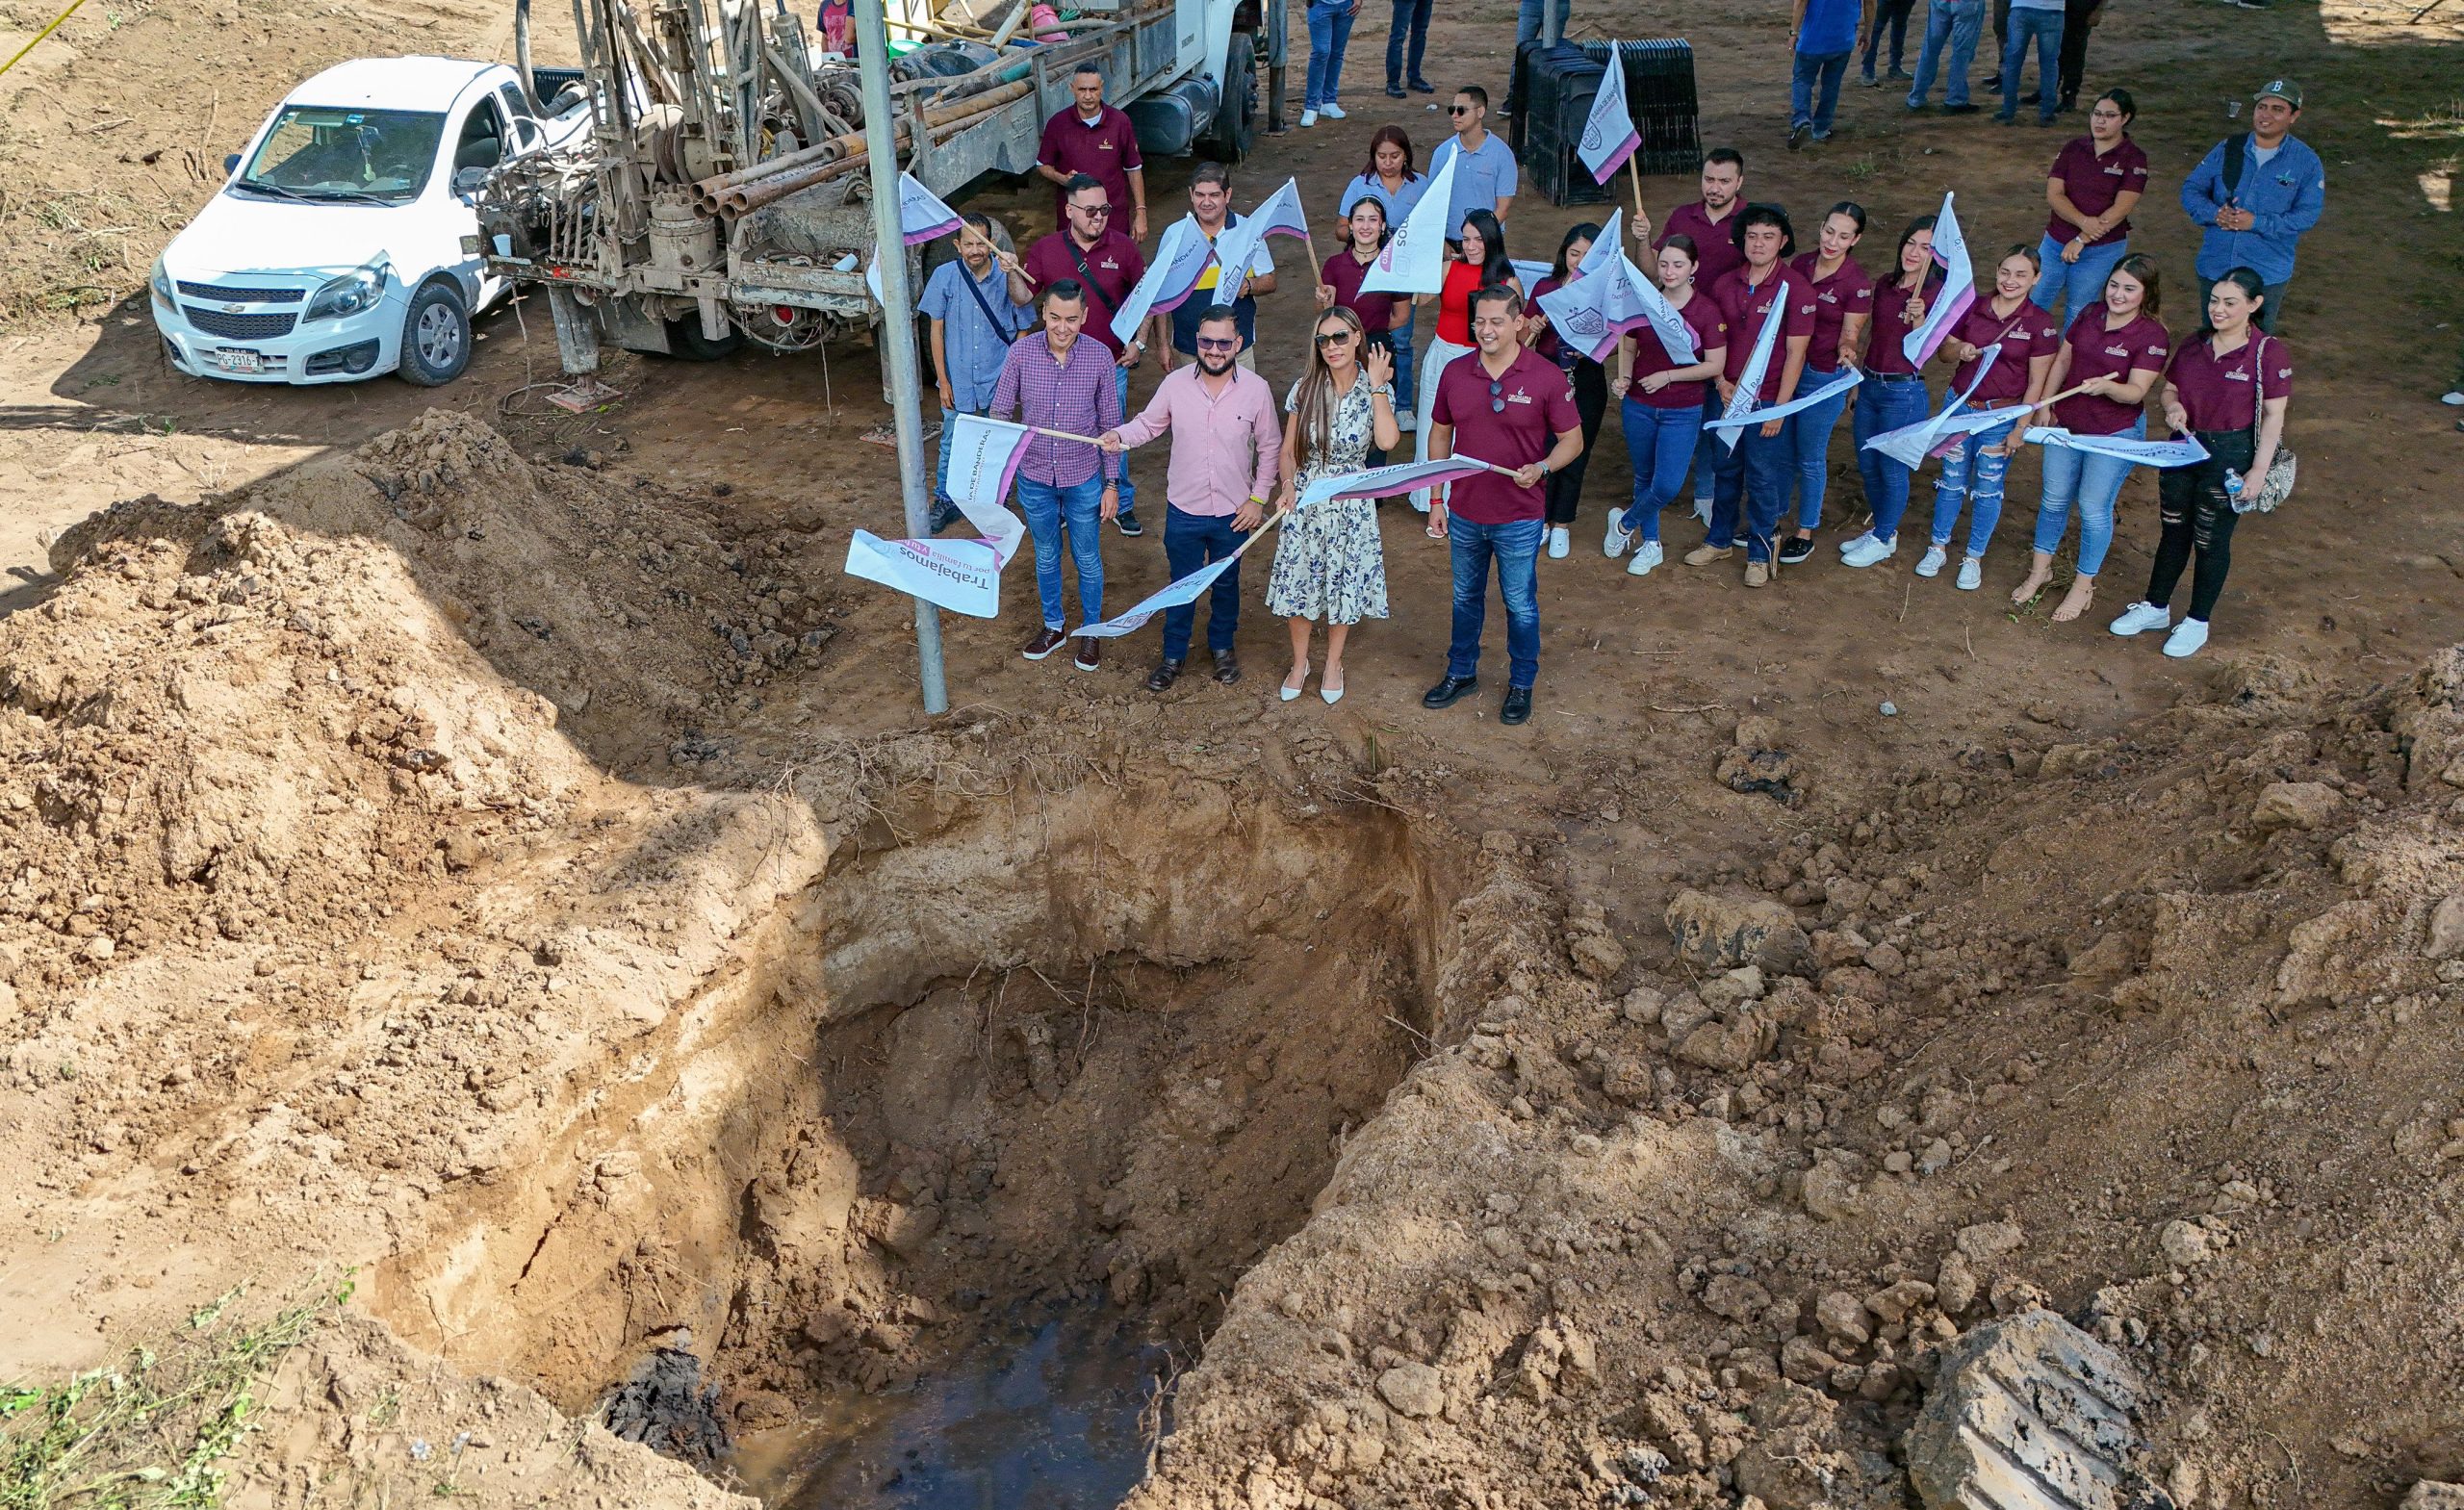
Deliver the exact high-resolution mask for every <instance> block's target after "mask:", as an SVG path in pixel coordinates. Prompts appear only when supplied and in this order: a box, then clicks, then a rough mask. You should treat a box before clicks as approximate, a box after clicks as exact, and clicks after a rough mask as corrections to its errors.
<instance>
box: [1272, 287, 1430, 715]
mask: <svg viewBox="0 0 2464 1510" xmlns="http://www.w3.org/2000/svg"><path fill="white" fill-rule="evenodd" d="M1284 411H1285V413H1286V415H1287V416H1288V418H1287V419H1286V420H1285V421H1284V425H1283V475H1284V477H1285V478H1286V481H1285V482H1284V485H1283V498H1282V500H1281V507H1282V508H1283V509H1284V510H1285V511H1286V513H1287V516H1288V517H1287V518H1286V519H1285V520H1284V523H1283V535H1282V537H1281V538H1280V539H1278V540H1276V542H1275V546H1274V573H1273V575H1272V576H1270V578H1269V579H1268V581H1267V611H1268V612H1270V613H1276V614H1281V615H1282V616H1283V617H1284V618H1286V619H1287V620H1289V621H1291V625H1292V671H1291V674H1290V675H1288V676H1286V677H1285V678H1283V701H1285V702H1286V703H1289V702H1291V701H1292V700H1294V699H1295V698H1297V697H1298V696H1300V692H1301V688H1302V687H1303V686H1304V685H1305V684H1306V683H1307V682H1308V680H1309V632H1310V626H1311V625H1312V624H1314V623H1316V622H1318V621H1319V620H1324V621H1325V625H1326V670H1325V674H1324V675H1323V676H1322V678H1319V682H1318V695H1319V696H1320V697H1322V698H1323V699H1325V700H1326V701H1327V702H1328V703H1330V704H1332V703H1339V702H1341V701H1342V700H1343V695H1344V640H1345V638H1346V637H1347V635H1348V634H1349V633H1350V632H1351V627H1352V626H1353V625H1355V624H1357V623H1359V622H1360V621H1361V620H1363V619H1383V618H1385V617H1386V561H1385V557H1384V555H1383V554H1382V553H1381V551H1380V550H1379V545H1378V539H1377V505H1376V503H1375V502H1374V501H1373V499H1328V500H1326V501H1324V502H1321V503H1312V504H1311V505H1309V506H1308V507H1307V508H1304V509H1301V510H1299V512H1297V513H1292V512H1291V510H1292V509H1293V507H1294V505H1295V504H1296V502H1297V500H1298V499H1299V496H1300V494H1301V493H1302V492H1304V491H1306V490H1307V488H1308V486H1309V484H1310V483H1312V482H1314V481H1316V480H1317V479H1318V478H1320V477H1322V476H1332V475H1339V474H1341V473H1347V472H1358V471H1360V470H1361V469H1362V468H1363V467H1364V466H1365V465H1366V464H1367V462H1368V459H1369V448H1370V447H1371V446H1373V445H1374V446H1376V447H1378V448H1380V449H1388V450H1391V449H1393V448H1395V447H1396V446H1397V445H1399V444H1400V442H1401V440H1402V431H1401V430H1400V429H1399V428H1398V427H1397V426H1396V423H1395V358H1394V356H1393V354H1392V353H1391V352H1388V351H1384V350H1371V349H1368V341H1367V339H1366V338H1365V337H1364V336H1363V335H1362V333H1361V328H1360V317H1359V316H1357V315H1355V314H1353V313H1352V312H1351V311H1350V310H1348V309H1346V308H1344V307H1342V306H1341V305H1337V306H1336V307H1335V308H1333V309H1327V310H1321V311H1320V312H1319V314H1318V322H1317V334H1316V338H1315V340H1314V341H1313V342H1312V344H1311V347H1310V356H1309V371H1308V374H1307V375H1306V376H1304V377H1302V378H1301V379H1300V381H1299V382H1297V383H1295V384H1294V385H1293V388H1292V393H1291V396H1290V397H1288V398H1286V399H1285V401H1284Z"/></svg>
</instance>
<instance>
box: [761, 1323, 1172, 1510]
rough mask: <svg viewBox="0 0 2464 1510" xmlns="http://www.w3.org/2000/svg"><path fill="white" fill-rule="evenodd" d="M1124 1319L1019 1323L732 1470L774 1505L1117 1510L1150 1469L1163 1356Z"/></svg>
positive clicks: (811, 1424)
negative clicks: (1148, 1438)
mask: <svg viewBox="0 0 2464 1510" xmlns="http://www.w3.org/2000/svg"><path fill="white" fill-rule="evenodd" d="M1127 1330H1128V1329H1127V1328H1125V1327H1123V1326H1122V1325H1121V1324H1120V1317H1119V1314H1118V1313H1117V1312H1112V1313H1107V1312H1106V1311H1105V1310H1103V1309H1102V1308H1101V1307H1092V1306H1090V1307H1072V1308H1070V1309H1067V1310H1065V1311H1062V1312H1059V1313H1057V1314H1056V1313H1051V1312H1042V1313H1039V1314H1036V1315H1030V1316H1020V1317H1018V1318H1014V1320H1012V1321H1011V1322H1010V1323H1008V1324H1006V1325H1002V1326H997V1327H995V1328H993V1329H992V1330H990V1331H989V1332H988V1334H987V1335H986V1336H985V1337H984V1338H982V1339H981V1340H979V1341H978V1342H976V1343H975V1344H972V1345H970V1346H968V1347H966V1348H965V1349H963V1351H961V1352H959V1353H958V1354H956V1355H955V1356H953V1357H951V1358H949V1359H947V1360H945V1361H944V1362H943V1363H942V1364H940V1365H939V1366H938V1367H937V1368H935V1369H932V1370H931V1371H930V1372H928V1373H927V1374H926V1375H925V1376H924V1377H923V1378H921V1379H919V1380H918V1381H917V1382H916V1383H915V1385H914V1386H913V1388H911V1389H910V1390H908V1391H905V1392H903V1393H896V1394H886V1395H860V1394H857V1393H855V1392H852V1391H851V1392H848V1393H847V1394H846V1395H842V1396H834V1397H832V1398H828V1399H825V1400H822V1401H820V1402H818V1403H817V1404H816V1405H815V1407H814V1409H813V1412H812V1414H811V1415H810V1416H809V1418H808V1419H807V1420H805V1421H803V1422H800V1423H799V1424H797V1425H795V1426H790V1427H784V1428H782V1429H780V1430H777V1431H771V1432H764V1433H762V1434H761V1435H760V1436H759V1437H758V1438H757V1439H748V1440H747V1441H746V1442H745V1443H744V1444H743V1446H741V1447H739V1449H738V1450H737V1452H736V1453H735V1455H734V1459H733V1462H732V1467H733V1468H734V1469H735V1472H737V1474H738V1475H739V1476H740V1477H741V1478H742V1479H743V1481H744V1486H743V1487H744V1489H745V1492H747V1493H749V1494H755V1495H758V1496H760V1497H761V1498H762V1500H763V1501H764V1502H765V1503H766V1504H768V1505H770V1506H772V1507H773V1510H978V1507H983V1510H993V1507H999V1510H1109V1507H1111V1506H1112V1505H1114V1504H1116V1503H1117V1502H1118V1500H1119V1499H1120V1497H1122V1496H1123V1495H1125V1494H1127V1493H1128V1492H1129V1491H1130V1489H1131V1487H1132V1486H1134V1485H1135V1484H1136V1483H1137V1482H1138V1479H1139V1475H1140V1474H1141V1473H1142V1472H1143V1471H1144V1469H1145V1466H1146V1443H1145V1439H1144V1437H1143V1436H1142V1433H1141V1430H1140V1420H1139V1418H1140V1413H1141V1411H1142V1408H1143V1406H1144V1404H1145V1401H1146V1397H1147V1395H1148V1393H1149V1389H1150V1384H1151V1381H1152V1380H1153V1378H1154V1377H1155V1375H1156V1374H1158V1373H1159V1372H1161V1371H1162V1370H1163V1369H1164V1367H1165V1363H1166V1358H1165V1354H1164V1351H1163V1349H1161V1348H1158V1347H1154V1346H1150V1345H1147V1344H1142V1343H1140V1342H1139V1341H1138V1340H1137V1339H1135V1338H1134V1337H1130V1336H1127V1335H1124V1334H1125V1333H1126V1331H1127Z"/></svg>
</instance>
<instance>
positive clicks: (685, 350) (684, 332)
mask: <svg viewBox="0 0 2464 1510" xmlns="http://www.w3.org/2000/svg"><path fill="white" fill-rule="evenodd" d="M742 345H744V336H743V334H742V333H741V332H739V331H737V330H735V329H733V328H731V329H730V330H729V331H728V333H727V334H726V335H724V336H721V337H720V338H719V339H718V340H716V341H713V340H711V339H710V338H709V337H707V336H706V335H704V334H702V317H701V316H700V315H698V314H694V315H687V316H685V317H684V318H683V319H682V320H669V321H668V322H667V354H668V355H670V356H673V357H680V358H681V359H683V360H684V361H687V362H715V361H718V360H719V359H720V358H721V357H728V356H733V355H734V354H735V348H736V347H738V346H742Z"/></svg>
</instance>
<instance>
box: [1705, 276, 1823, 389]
mask: <svg viewBox="0 0 2464 1510" xmlns="http://www.w3.org/2000/svg"><path fill="white" fill-rule="evenodd" d="M1750 276H1751V272H1750V270H1749V269H1747V268H1746V266H1745V265H1744V264H1743V263H1742V262H1740V263H1738V264H1737V269H1736V270H1735V271H1734V272H1732V273H1730V274H1729V275H1728V276H1726V277H1724V278H1722V279H1721V280H1720V281H1719V285H1718V286H1717V287H1716V288H1714V289H1712V291H1711V296H1712V297H1714V298H1716V299H1718V300H1719V301H1720V312H1721V313H1722V314H1723V315H1726V316H1727V317H1728V321H1729V369H1728V379H1729V381H1730V382H1732V383H1733V382H1735V381H1737V380H1738V379H1739V378H1741V377H1743V376H1744V375H1745V365H1746V364H1747V363H1748V362H1751V361H1753V360H1754V346H1755V343H1757V342H1758V341H1760V340H1761V339H1762V321H1763V320H1766V319H1767V318H1769V316H1770V314H1771V305H1772V302H1773V301H1774V300H1777V299H1783V298H1784V299H1785V300H1786V301H1787V313H1786V314H1784V315H1783V316H1782V317H1781V319H1780V339H1779V341H1778V342H1777V343H1775V344H1774V345H1773V346H1772V347H1771V360H1770V362H1769V364H1768V365H1766V366H1765V367H1764V368H1763V369H1762V387H1761V389H1760V390H1759V391H1758V392H1757V393H1756V394H1755V396H1754V397H1755V401H1756V402H1757V403H1766V404H1767V403H1777V402H1779V399H1780V377H1781V374H1783V373H1784V372H1785V371H1787V370H1788V343H1789V342H1791V341H1794V340H1796V339H1797V338H1798V337H1799V336H1804V337H1805V338H1806V365H1807V366H1808V367H1814V366H1817V365H1818V364H1817V363H1815V361H1814V359H1813V324H1814V310H1815V309H1816V308H1817V307H1818V306H1817V305H1816V303H1815V301H1814V294H1813V285H1812V284H1810V283H1808V282H1807V281H1806V275H1805V274H1804V273H1802V272H1799V271H1798V270H1797V269H1794V268H1790V267H1787V266H1785V265H1784V264H1779V263H1775V264H1773V265H1772V268H1771V271H1770V273H1769V274H1768V275H1767V276H1765V277H1764V279H1763V280H1762V282H1761V283H1760V284H1753V283H1749V282H1747V281H1746V280H1747V278H1748V277H1750Z"/></svg>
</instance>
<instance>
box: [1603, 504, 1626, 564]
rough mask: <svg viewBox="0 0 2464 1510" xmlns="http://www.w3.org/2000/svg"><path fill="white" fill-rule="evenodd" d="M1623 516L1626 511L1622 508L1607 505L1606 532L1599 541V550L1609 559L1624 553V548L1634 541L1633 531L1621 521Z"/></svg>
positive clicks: (1612, 559)
mask: <svg viewBox="0 0 2464 1510" xmlns="http://www.w3.org/2000/svg"><path fill="white" fill-rule="evenodd" d="M1625 518H1626V511H1625V510H1624V509H1622V508H1619V507H1617V506H1616V505H1614V504H1611V505H1610V506H1609V509H1608V534H1607V536H1606V537H1605V538H1604V539H1603V540H1602V541H1601V542H1600V550H1601V553H1602V554H1603V555H1605V556H1606V557H1608V559H1610V560H1611V561H1614V560H1616V559H1617V558H1618V557H1619V556H1621V555H1624V554H1625V553H1626V548H1627V547H1628V546H1630V545H1632V544H1633V543H1634V532H1633V531H1632V530H1630V529H1628V528H1627V527H1626V526H1625V525H1624V524H1623V523H1622V521H1624V519H1625Z"/></svg>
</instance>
